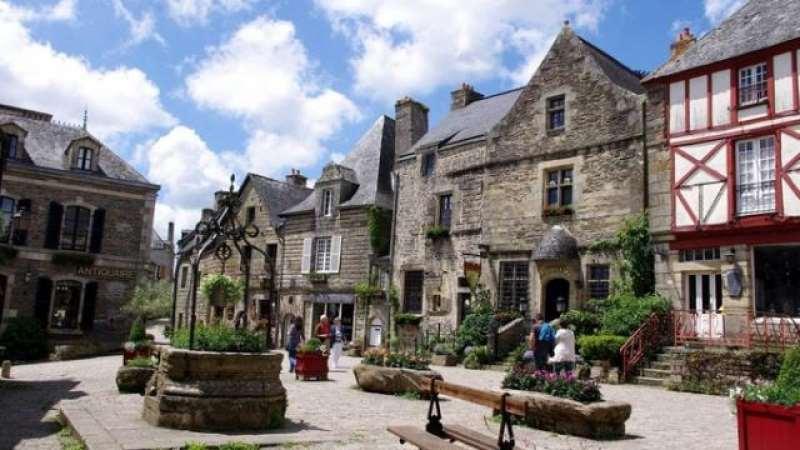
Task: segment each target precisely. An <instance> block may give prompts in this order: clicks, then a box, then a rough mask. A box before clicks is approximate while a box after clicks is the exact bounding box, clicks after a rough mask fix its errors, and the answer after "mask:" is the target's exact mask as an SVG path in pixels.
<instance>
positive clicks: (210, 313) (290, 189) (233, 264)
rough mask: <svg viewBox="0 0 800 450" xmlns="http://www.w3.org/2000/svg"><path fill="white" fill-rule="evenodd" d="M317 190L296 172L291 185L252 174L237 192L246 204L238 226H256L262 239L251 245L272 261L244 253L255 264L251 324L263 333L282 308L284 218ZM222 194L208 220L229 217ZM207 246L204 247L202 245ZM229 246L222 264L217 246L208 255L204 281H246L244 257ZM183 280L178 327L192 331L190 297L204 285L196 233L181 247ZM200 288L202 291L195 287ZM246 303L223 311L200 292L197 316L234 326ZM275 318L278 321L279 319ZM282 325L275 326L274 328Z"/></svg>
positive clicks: (206, 213) (290, 178) (207, 211)
mask: <svg viewBox="0 0 800 450" xmlns="http://www.w3.org/2000/svg"><path fill="white" fill-rule="evenodd" d="M310 192H311V189H309V188H307V187H306V177H305V176H303V175H301V174H300V172H298V171H294V170H293V171H292V173H291V174H289V175H287V176H286V181H278V180H274V179H272V178H268V177H264V176H261V175H257V174H253V173H250V174H247V176H246V177H245V179H244V181H243V182H242V184H241V186H240V187H239V189H238V191H237V195H238V196H239V198H240V201H241V204H242V206H241V209H240V210H239V217H238V222H239V223H241V224H253V225H255V227H257V228H258V231H259V233H258V236H256V237H253V238H248V241H249V242H250V243H251V244H253V245H254V246H256V247H258V248H259V249H260V250H261V251H263V252H265V253H266V256H264V255H262V254H261V253H260V252H258V251H255V250H249V251H248V250H247V249H246V248H245V249H244V252H245V257H248V255H249V258H250V282H249V288H250V292H249V296H248V297H249V301H250V303H249V305H248V323H249V324H250V326H251V327H254V328H263V327H264V326H265V325H266V322H267V318H268V315H269V314H270V313H271V312H273V311H274V310H275V307H276V306H277V303H276V299H277V292H276V287H277V284H278V283H277V279H278V278H279V277H280V276H281V272H280V268H281V260H282V259H283V257H284V256H283V245H282V236H281V234H280V233H281V228H282V226H283V219H282V218H280V217H279V216H278V213H279V212H281V211H283V210H284V209H286V208H288V207H290V206H292V205H295V204H297V203H299V202H300V201H302V200H303V199H304V198H306V197H307V196H308V195H309V193H310ZM223 193H224V192H218V193H217V194H216V195H215V198H214V205H213V206H214V208H207V209H204V210H203V220H206V219H208V218H211V217H219V216H220V215H221V214H223V213H224V211H222V210H221V208H220V207H219V206H220V205H219V200H220V198H221V197H220V196H221V195H222V194H223ZM201 244H202V243H201ZM228 245H229V246H230V247H231V248H232V249H233V252H232V254H231V257H230V258H229V259H227V260H221V259H219V258H218V257H217V256H216V253H215V251H214V250H215V248H216V247H215V246H214V245H212V246H210V247H209V250H208V251H207V252H206V253H204V254H203V255H202V257H201V258H200V263H199V266H198V271H199V280H201V281H200V283H202V278H203V276H205V275H211V274H224V275H228V276H230V277H232V278H234V279H242V278H244V277H245V275H246V271H245V264H243V261H242V257H241V256H240V254H239V252H238V251H236V250H235V249H234V245H233V244H232V243H228ZM178 246H179V259H178V266H177V267H178V278H177V279H176V280H175V283H176V293H177V301H176V312H175V322H176V326H178V327H181V326H186V325H188V323H189V317H190V316H191V307H190V306H191V305H190V295H191V290H192V288H199V286H200V283H196V284H195V283H194V282H193V279H192V266H191V256H192V255H193V251H194V249H195V248H196V247H198V243H197V242H195V233H194V231H186V232H184V233H183V236H182V238H181V240H180V242H179V244H178ZM195 285H196V286H195ZM243 310H244V307H243V304H242V303H237V304H235V305H222V304H214V303H212V302H209V300H208V299H206V298H205V297H204V296H203V295H202V294H200V292H199V289H198V295H197V304H196V314H197V321H198V323H215V322H220V321H221V322H225V323H229V324H232V323H233V322H234V320H235V319H236V318H237V317H238V314H239V312H241V311H243ZM273 317H275V315H274V314H273ZM276 323H277V322H273V325H274V324H276Z"/></svg>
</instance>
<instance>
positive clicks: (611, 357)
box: [578, 335, 627, 365]
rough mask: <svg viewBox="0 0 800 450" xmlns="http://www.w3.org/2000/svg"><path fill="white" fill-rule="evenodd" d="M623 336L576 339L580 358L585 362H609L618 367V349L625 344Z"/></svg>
mask: <svg viewBox="0 0 800 450" xmlns="http://www.w3.org/2000/svg"><path fill="white" fill-rule="evenodd" d="M626 340H627V338H626V337H625V336H612V335H596V336H581V337H580V338H578V347H579V348H580V353H581V356H583V359H585V360H587V361H611V363H612V364H614V365H619V348H620V347H622V346H623V345H624V344H625V341H626Z"/></svg>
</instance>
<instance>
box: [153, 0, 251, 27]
mask: <svg viewBox="0 0 800 450" xmlns="http://www.w3.org/2000/svg"><path fill="white" fill-rule="evenodd" d="M164 1H165V2H166V4H167V12H168V13H169V15H170V17H172V19H173V20H174V21H175V22H177V23H178V24H180V25H183V26H189V25H195V24H201V25H202V24H205V23H207V21H208V16H209V15H211V13H212V12H217V11H218V12H223V13H229V12H236V11H241V10H244V9H248V8H250V7H251V6H253V5H254V4H255V3H256V2H258V1H259V0H164Z"/></svg>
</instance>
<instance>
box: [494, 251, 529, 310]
mask: <svg viewBox="0 0 800 450" xmlns="http://www.w3.org/2000/svg"><path fill="white" fill-rule="evenodd" d="M500 283H501V284H500V305H499V307H500V309H505V310H513V311H526V310H527V309H528V263H527V262H526V261H511V262H501V263H500Z"/></svg>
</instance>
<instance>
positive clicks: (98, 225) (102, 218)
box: [89, 208, 106, 253]
mask: <svg viewBox="0 0 800 450" xmlns="http://www.w3.org/2000/svg"><path fill="white" fill-rule="evenodd" d="M105 223H106V210H105V209H103V208H98V209H96V210H95V211H94V220H92V239H91V241H90V242H89V252H90V253H100V252H101V251H102V250H103V229H104V227H105Z"/></svg>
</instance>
